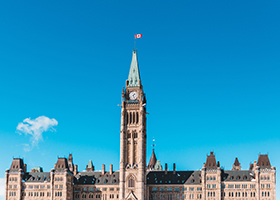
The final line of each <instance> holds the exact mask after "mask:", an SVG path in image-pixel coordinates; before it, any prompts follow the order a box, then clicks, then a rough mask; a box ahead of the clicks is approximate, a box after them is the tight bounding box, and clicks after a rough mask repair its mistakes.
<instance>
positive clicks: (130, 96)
mask: <svg viewBox="0 0 280 200" xmlns="http://www.w3.org/2000/svg"><path fill="white" fill-rule="evenodd" d="M129 98H130V99H131V100H135V99H136V98H137V92H134V91H133V92H130V94H129Z"/></svg>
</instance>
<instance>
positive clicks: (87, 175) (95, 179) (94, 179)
mask: <svg viewBox="0 0 280 200" xmlns="http://www.w3.org/2000/svg"><path fill="white" fill-rule="evenodd" d="M74 182H75V184H81V185H89V184H90V185H118V184H119V172H113V173H112V174H110V173H109V172H106V173H105V174H102V172H79V173H78V174H77V175H76V176H75V179H74Z"/></svg>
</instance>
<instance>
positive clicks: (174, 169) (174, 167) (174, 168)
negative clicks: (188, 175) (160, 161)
mask: <svg viewBox="0 0 280 200" xmlns="http://www.w3.org/2000/svg"><path fill="white" fill-rule="evenodd" d="M173 174H176V164H175V163H173Z"/></svg>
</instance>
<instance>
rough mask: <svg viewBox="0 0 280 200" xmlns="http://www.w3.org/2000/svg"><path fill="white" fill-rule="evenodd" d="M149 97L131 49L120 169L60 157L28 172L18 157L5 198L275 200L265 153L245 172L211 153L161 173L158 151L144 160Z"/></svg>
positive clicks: (271, 171)
mask: <svg viewBox="0 0 280 200" xmlns="http://www.w3.org/2000/svg"><path fill="white" fill-rule="evenodd" d="M146 114H147V113H146V97H145V93H144V91H143V86H142V84H141V79H140V73H139V67H138V60H137V52H136V51H133V55H132V62H131V66H130V71H129V77H128V80H127V81H126V87H125V88H124V89H123V92H122V105H121V131H120V166H119V171H113V166H112V165H110V170H109V171H105V165H103V166H102V171H95V170H94V166H93V164H92V161H91V160H90V161H89V163H88V165H86V170H85V171H78V166H77V165H74V163H73V157H72V155H71V154H70V155H69V157H68V158H58V160H57V162H56V163H55V165H54V169H52V170H51V171H50V172H43V170H42V168H40V167H39V168H35V169H32V170H31V172H27V165H26V164H24V162H23V160H22V159H20V158H14V159H13V161H12V164H11V167H10V168H9V169H7V170H6V174H5V178H6V179H5V181H6V182H5V184H6V187H5V199H6V200H40V199H41V200H43V199H44V200H91V199H92V200H119V199H120V200H136V199H137V200H138V199H139V200H148V199H150V200H153V199H156V200H177V199H181V200H183V199H186V200H189V199H199V200H200V199H202V200H275V199H276V197H275V183H276V175H275V173H276V169H275V167H272V166H271V164H270V160H269V158H268V156H267V155H259V157H258V161H257V162H256V161H255V162H254V163H253V164H251V165H250V166H249V169H248V170H241V164H240V163H239V161H238V159H237V158H236V159H235V161H234V163H233V167H232V170H224V169H222V168H221V167H220V163H219V162H217V161H216V157H215V155H214V153H213V152H210V154H209V155H208V156H207V159H206V162H205V163H204V164H203V166H202V168H201V169H199V170H197V171H176V166H175V164H173V170H168V169H167V164H165V168H164V169H163V168H162V166H161V164H160V161H159V160H157V159H156V155H155V152H154V151H153V154H152V156H151V159H150V162H149V164H148V165H147V162H146V157H147V155H146V138H147V135H146Z"/></svg>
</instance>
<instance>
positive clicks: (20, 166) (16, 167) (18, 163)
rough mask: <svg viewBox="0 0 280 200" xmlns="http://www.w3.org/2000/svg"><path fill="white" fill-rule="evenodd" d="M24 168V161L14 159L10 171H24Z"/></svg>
mask: <svg viewBox="0 0 280 200" xmlns="http://www.w3.org/2000/svg"><path fill="white" fill-rule="evenodd" d="M23 168H24V163H23V159H21V158H14V159H13V162H12V164H11V167H10V171H18V170H19V169H23Z"/></svg>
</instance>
